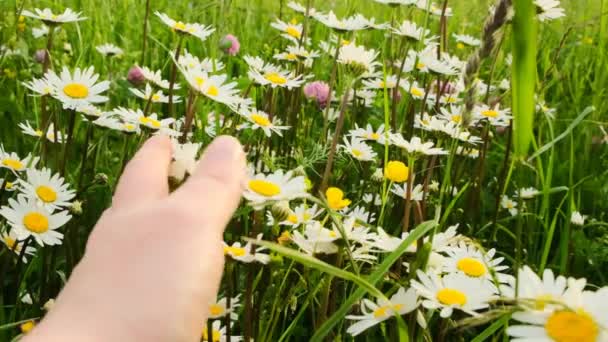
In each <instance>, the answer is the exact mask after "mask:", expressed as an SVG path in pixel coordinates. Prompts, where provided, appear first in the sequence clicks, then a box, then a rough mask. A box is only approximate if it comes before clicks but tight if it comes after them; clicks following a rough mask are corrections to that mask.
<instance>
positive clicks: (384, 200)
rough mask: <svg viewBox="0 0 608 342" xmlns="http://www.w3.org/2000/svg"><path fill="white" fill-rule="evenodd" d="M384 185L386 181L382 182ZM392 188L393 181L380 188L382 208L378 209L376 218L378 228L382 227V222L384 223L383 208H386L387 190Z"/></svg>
mask: <svg viewBox="0 0 608 342" xmlns="http://www.w3.org/2000/svg"><path fill="white" fill-rule="evenodd" d="M384 184H386V180H385V181H384ZM392 186H393V181H391V182H390V183H389V184H388V187H387V186H386V185H383V187H382V207H381V208H380V216H379V217H378V226H382V222H383V221H384V208H385V207H386V198H387V197H388V190H389V189H390V188H391V187H392Z"/></svg>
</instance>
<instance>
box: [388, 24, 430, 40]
mask: <svg viewBox="0 0 608 342" xmlns="http://www.w3.org/2000/svg"><path fill="white" fill-rule="evenodd" d="M391 31H392V32H393V33H394V34H396V35H399V36H402V37H407V38H409V39H412V40H415V41H418V40H422V41H424V40H426V39H427V36H428V35H430V34H431V30H427V29H425V28H424V27H420V26H418V25H416V23H414V22H411V21H409V20H404V21H403V23H401V25H400V26H399V27H397V28H391Z"/></svg>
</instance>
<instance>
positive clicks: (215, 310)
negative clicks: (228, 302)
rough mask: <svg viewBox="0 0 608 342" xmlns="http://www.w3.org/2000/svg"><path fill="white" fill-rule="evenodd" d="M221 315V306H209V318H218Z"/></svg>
mask: <svg viewBox="0 0 608 342" xmlns="http://www.w3.org/2000/svg"><path fill="white" fill-rule="evenodd" d="M223 313H224V307H222V306H221V305H217V304H211V306H210V307H209V314H210V315H211V316H219V315H221V314H223Z"/></svg>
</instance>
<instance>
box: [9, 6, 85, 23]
mask: <svg viewBox="0 0 608 342" xmlns="http://www.w3.org/2000/svg"><path fill="white" fill-rule="evenodd" d="M34 12H36V13H32V12H30V11H28V10H24V11H23V12H21V15H23V16H25V17H30V18H35V19H39V20H42V22H44V23H45V24H46V25H48V26H53V25H57V24H64V23H70V22H75V21H81V20H85V19H87V18H86V17H81V16H80V12H78V13H76V12H74V11H72V10H71V9H70V8H66V9H65V11H64V12H63V13H61V14H54V13H53V12H52V11H51V9H50V8H45V9H42V10H41V9H39V8H34Z"/></svg>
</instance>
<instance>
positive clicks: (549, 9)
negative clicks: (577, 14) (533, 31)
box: [534, 0, 566, 21]
mask: <svg viewBox="0 0 608 342" xmlns="http://www.w3.org/2000/svg"><path fill="white" fill-rule="evenodd" d="M534 4H535V5H536V7H537V9H538V14H537V15H538V20H540V21H551V20H554V19H559V18H561V17H565V16H566V13H565V10H564V9H563V8H561V7H559V6H560V5H561V3H560V2H559V0H534Z"/></svg>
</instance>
